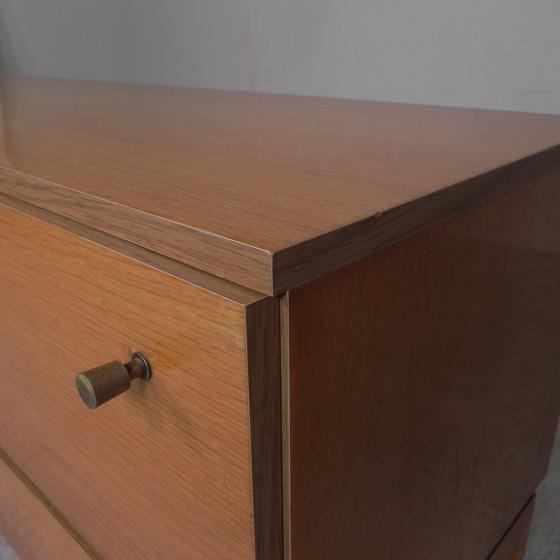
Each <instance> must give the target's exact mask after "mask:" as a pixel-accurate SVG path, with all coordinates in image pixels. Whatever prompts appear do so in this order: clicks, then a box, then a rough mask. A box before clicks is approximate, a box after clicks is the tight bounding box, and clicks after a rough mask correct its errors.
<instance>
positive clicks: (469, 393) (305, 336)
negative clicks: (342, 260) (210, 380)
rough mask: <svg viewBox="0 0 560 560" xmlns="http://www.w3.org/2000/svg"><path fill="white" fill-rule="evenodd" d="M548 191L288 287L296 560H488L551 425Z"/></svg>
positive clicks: (555, 379) (555, 353)
mask: <svg viewBox="0 0 560 560" xmlns="http://www.w3.org/2000/svg"><path fill="white" fill-rule="evenodd" d="M559 183H560V173H558V172H556V173H554V174H550V175H548V176H546V177H542V178H540V179H537V180H535V181H532V182H530V183H526V184H525V185H523V186H521V187H519V188H517V189H514V190H512V191H510V192H508V193H506V194H504V195H502V196H499V197H497V198H494V199H492V200H490V201H488V202H486V203H485V204H483V205H480V206H477V207H474V208H471V209H470V210H468V211H465V212H464V213H462V214H461V215H458V216H456V217H454V218H452V219H450V220H447V221H445V222H442V223H440V224H438V225H436V226H433V227H431V228H429V229H427V230H425V231H423V232H422V233H419V234H417V235H415V236H413V237H411V238H408V239H407V240H404V241H401V242H400V243H398V244H395V245H393V246H392V247H389V248H387V249H385V250H382V251H380V252H378V253H376V254H374V255H371V256H370V257H368V258H366V259H364V260H362V261H359V262H358V263H355V264H353V265H351V266H349V267H346V268H344V269H341V270H340V271H337V272H335V273H332V274H330V275H328V276H326V277H324V278H321V279H320V280H317V281H314V282H312V283H310V284H309V285H307V286H304V287H302V288H298V289H296V290H293V291H290V292H289V294H288V298H289V340H290V348H289V352H290V355H289V370H290V379H289V384H290V386H289V393H290V436H289V437H290V453H291V459H290V499H291V505H290V515H291V536H290V539H291V551H290V552H291V559H292V560H307V559H309V558H321V559H322V560H342V559H349V560H350V559H351V560H368V559H371V558H383V560H433V559H434V558H453V559H454V560H473V559H482V558H487V557H488V556H489V554H490V553H491V551H492V549H493V548H494V546H495V545H496V542H498V540H499V539H500V537H501V536H502V535H503V534H504V533H505V531H506V530H507V528H508V527H509V525H510V523H511V521H512V519H514V518H515V516H516V515H517V513H518V512H519V511H520V510H521V508H522V506H523V505H524V504H525V503H526V501H527V499H528V498H529V496H530V495H531V494H532V493H533V492H534V490H535V488H536V486H537V484H538V483H539V481H540V480H541V478H542V477H543V475H544V473H545V470H546V466H547V463H548V459H549V454H550V449H551V445H552V441H553V436H554V430H555V426H556V422H557V418H558V409H559V407H560V346H559V345H558V340H559V337H560V220H558V210H559V209H560V189H559V188H558V184H559Z"/></svg>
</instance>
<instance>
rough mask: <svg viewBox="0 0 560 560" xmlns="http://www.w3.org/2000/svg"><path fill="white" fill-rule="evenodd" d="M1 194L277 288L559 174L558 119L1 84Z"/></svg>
mask: <svg viewBox="0 0 560 560" xmlns="http://www.w3.org/2000/svg"><path fill="white" fill-rule="evenodd" d="M0 95H1V102H2V105H1V110H2V127H3V130H2V134H0V191H1V192H3V193H5V194H9V195H12V196H15V197H17V198H20V199H22V200H25V201H27V202H29V203H32V204H36V205H39V206H42V207H44V208H46V209H48V210H51V211H53V212H57V213H60V214H62V215H65V216H67V217H70V218H72V219H75V220H77V221H81V222H83V223H85V224H88V225H91V226H93V227H96V228H98V229H101V230H103V231H106V232H108V233H111V234H114V235H116V236H119V237H122V238H124V239H127V240H129V241H131V242H133V243H137V244H140V245H143V246H145V247H147V248H149V249H152V250H154V251H158V252H161V253H163V254H165V255H167V256H170V257H172V258H175V259H177V260H180V261H182V262H186V263H187V264H190V265H192V266H195V267H198V268H200V269H202V270H206V271H208V272H211V273H212V274H215V275H217V276H221V277H224V278H228V279H229V280H232V281H234V282H236V283H239V284H242V285H245V286H247V287H249V288H253V289H255V290H258V291H260V292H263V293H268V294H279V293H282V292H284V291H286V290H288V289H290V288H294V287H295V286H298V285H301V284H304V283H305V282H307V281H309V280H311V279H313V278H316V277H318V276H320V275H322V274H325V273H327V272H329V271H332V270H334V269H336V268H338V267H340V266H342V265H344V264H347V263H349V262H352V261H355V260H357V259H359V258H361V257H364V256H366V255H367V254H369V253H371V252H372V251H373V250H375V249H378V248H380V247H382V246H384V245H387V244H389V243H391V242H394V241H396V240H398V239H400V238H403V237H405V236H406V235H408V234H410V233H412V232H414V231H416V230H418V229H420V228H422V227H425V226H427V225H430V224H432V223H434V222H436V221H438V220H440V219H442V218H445V217H448V216H450V215H452V214H453V213H455V212H458V211H460V210H462V209H464V208H466V207H468V206H470V205H472V204H475V203H477V202H480V201H482V200H485V199H486V198H489V197H491V196H493V195H495V194H497V193H500V192H503V191H505V190H507V189H509V188H511V187H513V186H516V185H518V184H519V183H520V182H523V181H525V180H529V179H532V178H534V177H536V176H538V175H540V174H542V173H545V172H547V171H549V170H551V169H552V168H553V167H555V166H558V161H559V158H560V147H559V144H560V117H558V116H552V115H535V114H522V113H510V112H500V111H484V110H475V109H456V108H445V107H429V106H414V105H404V104H392V103H376V102H370V101H350V100H336V99H325V98H313V97H303V96H293V95H275V94H263V93H247V92H233V91H229V92H226V91H212V90H199V89H186V88H169V87H156V86H138V85H124V84H108V83H95V82H79V81H70V80H54V79H40V78H23V77H4V78H2V81H1V82H0Z"/></svg>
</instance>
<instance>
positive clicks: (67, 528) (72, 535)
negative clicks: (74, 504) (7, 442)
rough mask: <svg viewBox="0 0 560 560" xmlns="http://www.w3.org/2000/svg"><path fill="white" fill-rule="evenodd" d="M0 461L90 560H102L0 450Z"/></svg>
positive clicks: (0, 449)
mask: <svg viewBox="0 0 560 560" xmlns="http://www.w3.org/2000/svg"><path fill="white" fill-rule="evenodd" d="M0 461H2V462H3V463H4V464H5V465H6V466H7V467H8V469H9V470H10V471H11V472H12V473H13V474H14V476H15V477H16V478H17V479H18V480H19V481H20V482H21V483H22V484H23V485H24V486H25V487H26V488H27V490H29V492H30V493H31V495H32V496H34V497H35V498H36V499H37V500H38V501H39V503H40V504H41V505H42V506H43V507H44V508H45V510H46V512H48V514H49V515H50V516H51V517H52V518H53V520H54V521H55V522H56V523H58V524H59V525H61V527H62V529H63V530H64V531H65V532H66V533H67V534H68V535H69V537H70V538H71V539H72V540H73V541H74V542H75V543H76V544H77V545H78V546H79V547H80V548H81V549H82V550H83V551H84V552H85V554H86V555H87V556H89V557H90V558H91V559H92V560H103V557H102V556H101V555H100V554H99V553H98V552H97V551H96V550H95V548H94V547H93V546H92V545H91V544H90V543H89V542H88V541H87V540H86V539H84V538H83V537H82V535H81V534H80V533H78V531H76V529H75V528H74V526H73V525H72V524H71V523H70V522H69V521H68V519H66V517H65V516H64V515H63V514H62V513H61V512H60V510H59V509H58V508H57V507H56V506H55V505H54V504H53V503H52V502H51V501H50V500H49V498H48V497H47V496H46V495H45V494H44V493H43V492H42V491H41V490H40V489H39V488H38V487H37V486H36V485H35V483H34V482H33V481H32V480H31V479H30V478H29V477H28V476H27V475H26V474H25V473H24V472H23V471H22V470H21V469H20V468H19V467H18V465H17V464H16V463H15V462H14V461H13V460H12V458H11V457H10V456H9V455H8V454H7V453H6V452H5V451H4V450H3V449H2V448H0Z"/></svg>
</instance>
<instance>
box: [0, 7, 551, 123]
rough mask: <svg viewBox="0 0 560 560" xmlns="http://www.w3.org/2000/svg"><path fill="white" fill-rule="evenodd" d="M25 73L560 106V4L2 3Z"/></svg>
mask: <svg viewBox="0 0 560 560" xmlns="http://www.w3.org/2000/svg"><path fill="white" fill-rule="evenodd" d="M0 53H1V56H2V63H3V66H4V69H5V70H8V71H10V72H13V73H22V74H37V75H46V76H65V77H74V78H92V79H101V80H110V81H128V82H144V83H158V84H170V85H187V86H199V87H215V88H230V89H246V90H256V91H275V92H285V93H302V94H314V95H324V96H338V97H352V98H363V99H380V100H393V101H407V102H419V103H432V104H444V105H458V106H470V107H487V108H498V109H512V110H521V111H540V112H553V113H560V0H430V1H429V2H422V1H419V0H1V1H0Z"/></svg>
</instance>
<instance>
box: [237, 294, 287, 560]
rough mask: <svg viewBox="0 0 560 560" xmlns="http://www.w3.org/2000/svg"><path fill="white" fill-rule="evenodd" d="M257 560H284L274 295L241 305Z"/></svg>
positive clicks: (276, 305)
mask: <svg viewBox="0 0 560 560" xmlns="http://www.w3.org/2000/svg"><path fill="white" fill-rule="evenodd" d="M245 314H246V326H247V369H248V385H249V418H250V426H251V461H252V476H253V508H254V526H255V558H256V560H282V559H283V550H282V547H283V543H282V539H283V536H282V534H283V529H282V456H281V455H282V420H281V414H282V405H281V385H280V317H279V302H278V298H271V297H265V298H263V299H261V300H259V301H257V302H255V303H252V304H250V305H248V306H247V307H246V308H245Z"/></svg>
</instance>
